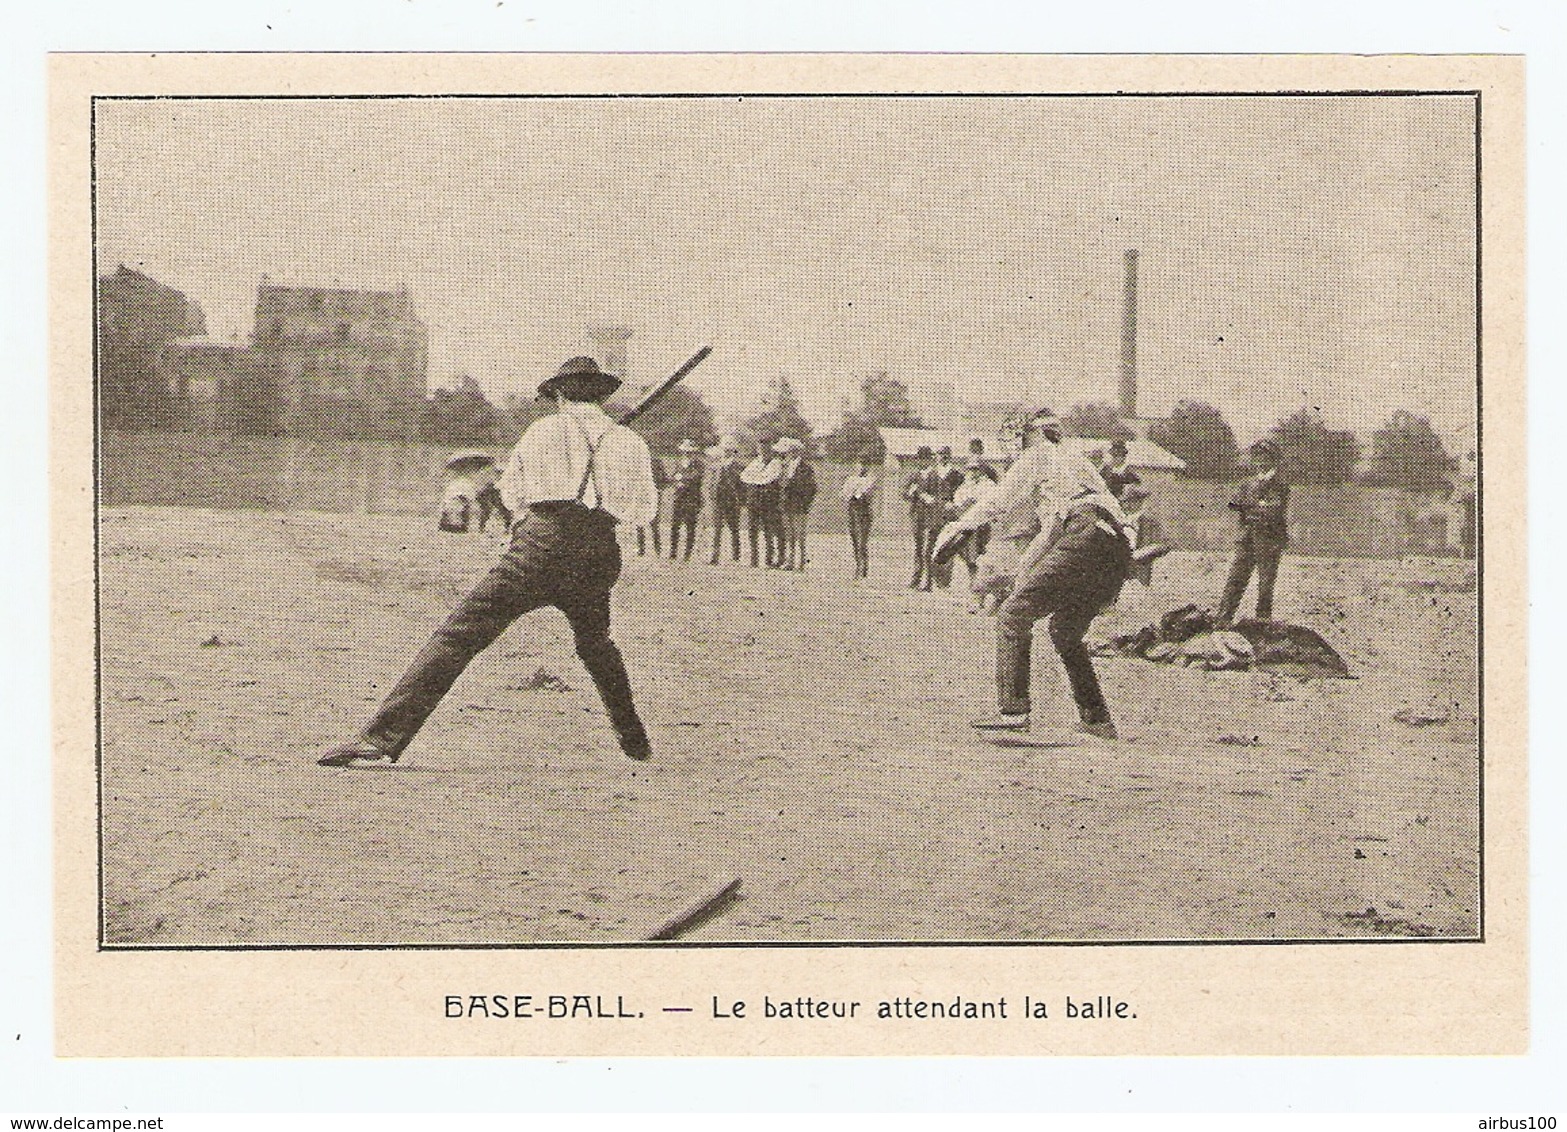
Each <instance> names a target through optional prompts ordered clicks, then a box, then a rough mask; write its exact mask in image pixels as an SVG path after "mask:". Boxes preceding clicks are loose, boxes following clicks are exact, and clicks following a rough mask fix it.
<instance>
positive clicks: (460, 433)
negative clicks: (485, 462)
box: [419, 374, 506, 445]
mask: <svg viewBox="0 0 1567 1132" xmlns="http://www.w3.org/2000/svg"><path fill="white" fill-rule="evenodd" d="M419 432H420V434H421V435H422V436H423V437H424V439H425V440H426V441H428V442H429V443H431V444H445V445H460V444H497V443H501V442H503V441H504V439H505V432H506V429H505V427H504V422H503V420H502V417H501V414H500V412H499V411H498V410H497V409H496V408H495V406H494V405H492V404H490V399H489V398H488V397H486V396H485V395H484V390H483V388H481V387H480V385H479V383H478V382H477V381H475V380H474V379H473V378H471V377H469V376H468V375H467V374H461V375H459V376H458V378H457V382H456V385H455V387H454V388H452V389H435V390H432V391H431V392H430V395H429V396H428V397H426V398H425V402H424V415H423V419H422V420H421V421H420V424H419Z"/></svg>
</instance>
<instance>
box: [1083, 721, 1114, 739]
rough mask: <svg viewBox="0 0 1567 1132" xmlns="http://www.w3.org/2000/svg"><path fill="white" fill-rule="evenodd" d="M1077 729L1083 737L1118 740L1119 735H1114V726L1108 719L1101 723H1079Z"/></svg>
mask: <svg viewBox="0 0 1567 1132" xmlns="http://www.w3.org/2000/svg"><path fill="white" fill-rule="evenodd" d="M1077 729H1078V730H1079V731H1081V732H1082V733H1083V734H1084V735H1093V736H1096V737H1097V738H1100V739H1119V738H1120V735H1118V734H1117V733H1116V730H1115V724H1113V723H1111V722H1110V721H1109V720H1108V719H1107V720H1105V721H1104V722H1103V723H1079V724H1078V725H1077Z"/></svg>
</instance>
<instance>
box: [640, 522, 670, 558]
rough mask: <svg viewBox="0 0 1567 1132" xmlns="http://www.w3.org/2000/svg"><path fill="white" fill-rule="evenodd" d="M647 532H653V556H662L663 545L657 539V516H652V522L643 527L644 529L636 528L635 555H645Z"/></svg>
mask: <svg viewBox="0 0 1567 1132" xmlns="http://www.w3.org/2000/svg"><path fill="white" fill-rule="evenodd" d="M649 531H651V532H653V553H654V554H663V553H664V547H663V544H662V543H661V542H660V540H659V537H658V516H657V515H654V516H653V521H652V522H651V523H649V524H648V525H647V526H645V527H638V528H637V553H638V554H646V553H647V536H648V532H649Z"/></svg>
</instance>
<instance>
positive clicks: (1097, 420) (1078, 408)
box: [1061, 402, 1134, 440]
mask: <svg viewBox="0 0 1567 1132" xmlns="http://www.w3.org/2000/svg"><path fill="white" fill-rule="evenodd" d="M1061 431H1062V432H1064V433H1066V435H1068V436H1090V437H1095V438H1097V439H1100V440H1131V439H1132V437H1133V435H1134V433H1133V432H1132V430H1131V429H1129V428H1127V427H1126V423H1125V422H1124V421H1122V420H1121V410H1120V409H1117V408H1116V407H1115V406H1114V405H1107V404H1105V403H1104V402H1097V403H1093V404H1087V405H1074V406H1072V411H1071V412H1069V413H1067V414H1066V415H1065V416H1064V417H1062V418H1061Z"/></svg>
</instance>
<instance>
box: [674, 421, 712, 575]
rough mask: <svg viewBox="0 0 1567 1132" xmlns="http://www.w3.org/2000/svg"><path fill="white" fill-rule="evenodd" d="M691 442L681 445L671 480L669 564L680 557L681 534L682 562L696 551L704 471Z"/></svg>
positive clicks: (685, 441)
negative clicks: (683, 542)
mask: <svg viewBox="0 0 1567 1132" xmlns="http://www.w3.org/2000/svg"><path fill="white" fill-rule="evenodd" d="M697 451H698V449H697V444H696V441H694V440H690V439H687V440H682V441H681V442H680V462H679V463H678V464H676V465H675V474H674V476H673V477H672V478H671V480H670V484H671V486H672V488H673V490H671V491H670V493H669V494H670V508H669V510H670V518H669V560H670V561H671V562H673V561H674V560H675V559H676V558H679V557H680V532H681V531H684V532H685V533H686V555H685V561H687V562H689V561H691V552H692V551H693V550H695V549H696V520H697V517H698V516H699V515H701V514H702V476H703V474H704V473H705V472H706V469H705V468H704V467H703V466H702V460H701V457H699V456H698V455H697Z"/></svg>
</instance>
